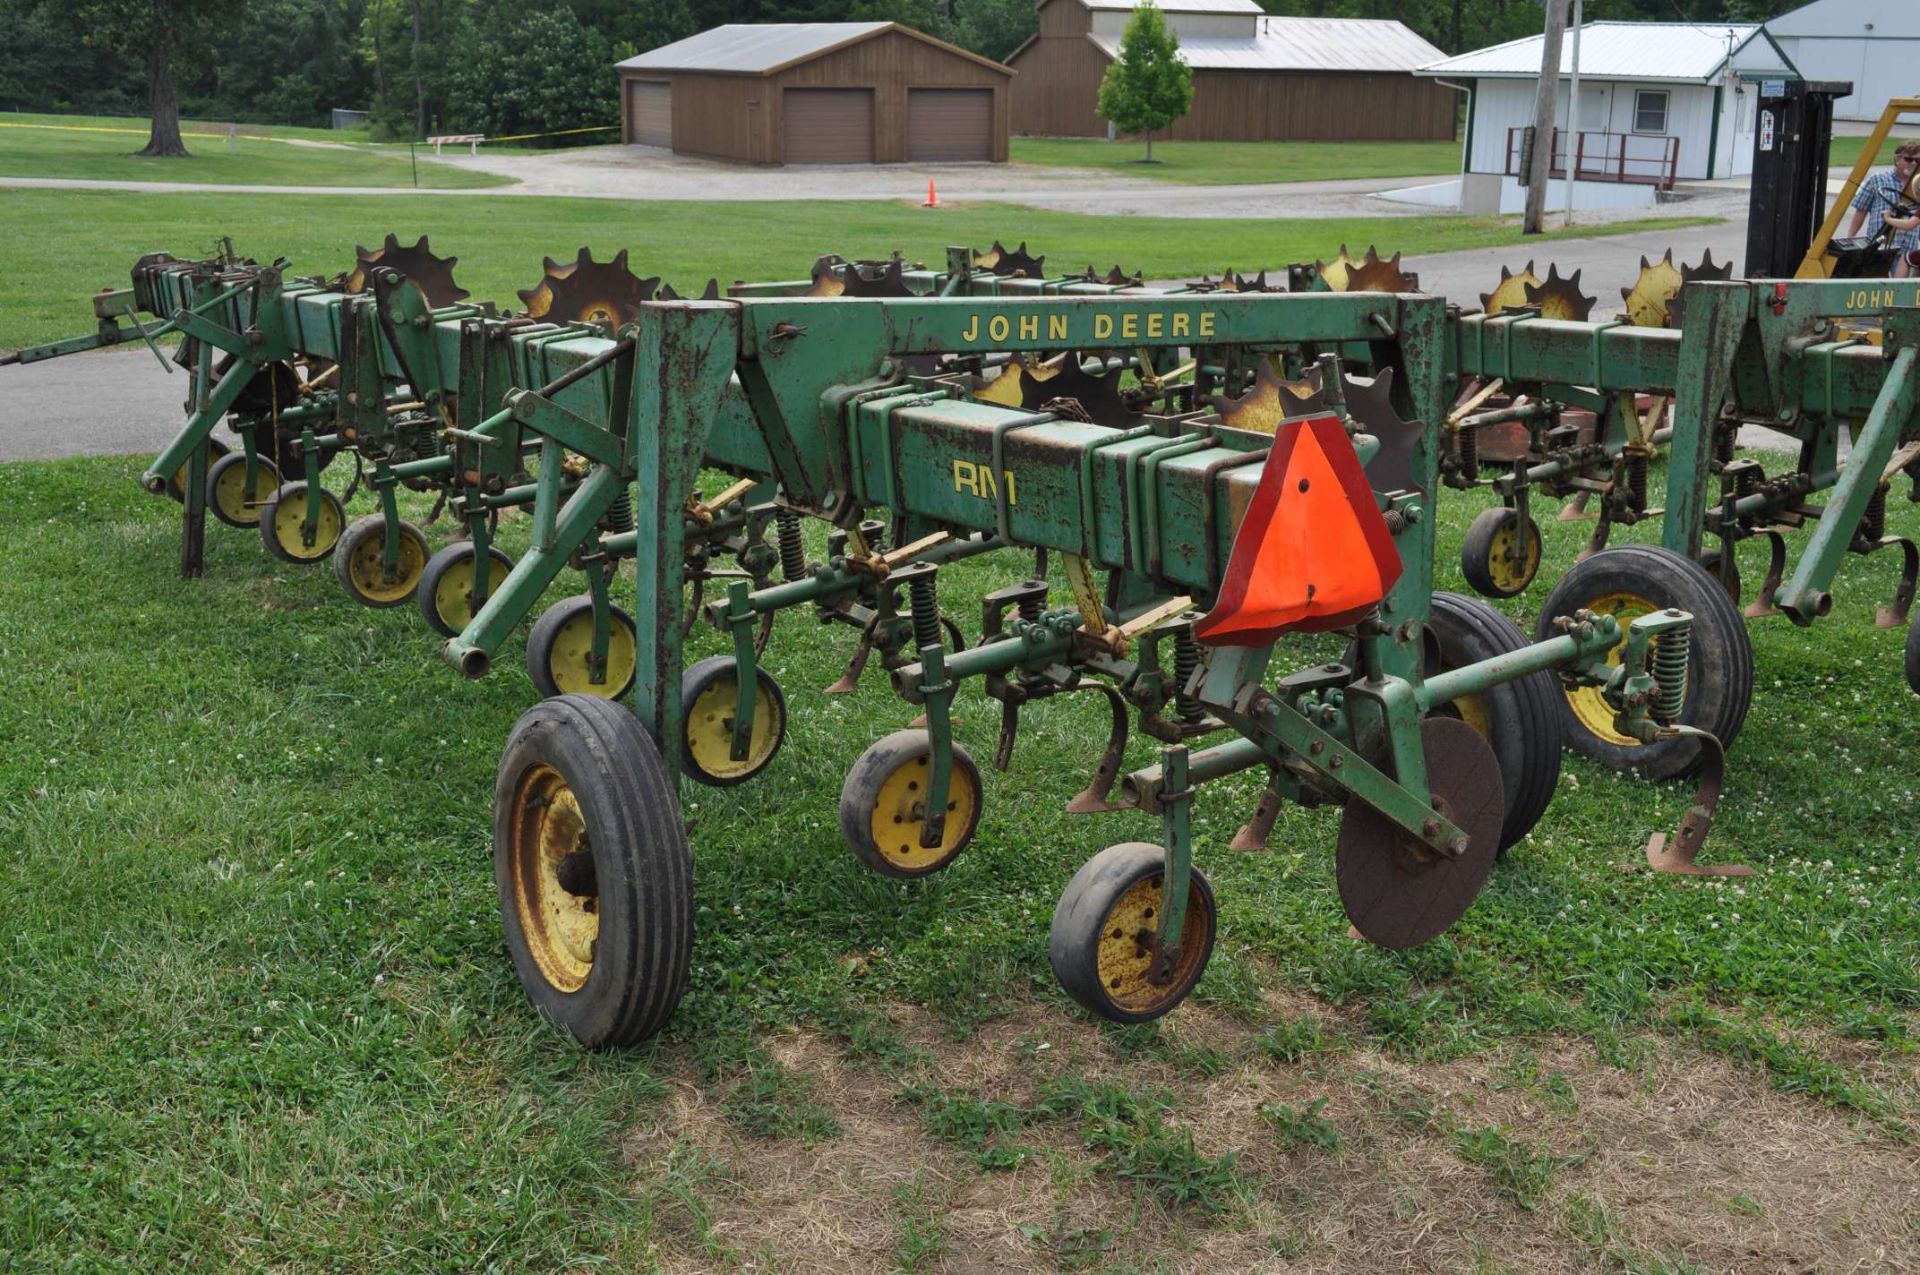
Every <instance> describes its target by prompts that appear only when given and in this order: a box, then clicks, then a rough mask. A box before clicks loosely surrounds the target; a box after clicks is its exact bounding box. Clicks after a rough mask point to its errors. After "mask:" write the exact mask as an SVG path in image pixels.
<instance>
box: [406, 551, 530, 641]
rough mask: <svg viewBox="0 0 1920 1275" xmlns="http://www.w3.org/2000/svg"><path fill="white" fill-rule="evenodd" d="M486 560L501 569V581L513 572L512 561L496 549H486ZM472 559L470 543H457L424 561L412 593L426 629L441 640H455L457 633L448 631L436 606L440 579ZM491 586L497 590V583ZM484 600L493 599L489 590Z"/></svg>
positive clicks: (449, 629) (503, 552) (449, 628)
mask: <svg viewBox="0 0 1920 1275" xmlns="http://www.w3.org/2000/svg"><path fill="white" fill-rule="evenodd" d="M487 556H488V557H489V558H491V559H493V561H494V562H495V563H497V564H498V565H499V566H500V568H501V575H502V576H503V577H504V576H505V574H506V573H507V572H509V571H511V570H513V559H512V558H510V557H508V556H507V554H506V553H505V551H503V550H502V549H500V548H499V547H498V546H497V545H488V546H487ZM472 557H473V541H471V540H456V541H454V542H453V543H452V544H449V545H442V546H440V550H439V552H437V553H435V554H434V555H433V556H432V557H431V558H428V559H427V569H426V570H425V571H422V572H421V573H420V585H419V587H418V588H417V589H415V590H414V593H413V596H414V600H415V601H416V602H418V603H419V604H420V615H421V618H423V619H424V620H426V622H427V627H428V628H430V629H432V630H433V631H434V632H435V633H438V634H439V635H440V636H441V637H458V636H459V635H460V629H458V628H452V627H449V625H448V623H447V621H446V620H445V619H443V618H441V615H440V607H439V605H438V604H437V603H436V602H435V596H436V595H437V594H438V593H439V591H440V577H442V576H444V575H445V574H446V573H447V572H448V571H450V570H452V569H453V568H454V567H455V566H456V565H457V564H459V563H462V562H467V561H469V560H471V559H472ZM494 583H495V586H496V587H497V582H494ZM487 596H488V597H492V596H493V589H492V588H489V589H488V591H487ZM465 627H466V626H465V625H464V624H463V625H461V626H460V628H465Z"/></svg>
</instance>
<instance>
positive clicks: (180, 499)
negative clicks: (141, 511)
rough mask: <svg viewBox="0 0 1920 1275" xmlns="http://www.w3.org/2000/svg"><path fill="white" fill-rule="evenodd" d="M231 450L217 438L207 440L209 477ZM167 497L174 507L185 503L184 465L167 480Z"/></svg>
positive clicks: (185, 467)
mask: <svg viewBox="0 0 1920 1275" xmlns="http://www.w3.org/2000/svg"><path fill="white" fill-rule="evenodd" d="M232 450H233V449H232V448H230V447H228V446H227V445H226V444H225V443H223V442H221V441H220V440H219V439H217V438H209V439H208V440H207V473H208V475H209V476H211V475H212V473H213V467H214V466H215V465H217V464H219V463H220V462H221V461H223V460H225V459H226V458H227V456H228V455H229V454H230V453H231V452H232ZM167 495H168V496H169V497H170V498H171V499H172V500H173V503H174V504H176V505H178V504H184V503H186V499H187V466H186V465H181V466H180V468H178V469H176V470H174V471H173V477H171V478H169V479H167Z"/></svg>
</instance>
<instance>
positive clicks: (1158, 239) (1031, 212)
mask: <svg viewBox="0 0 1920 1275" xmlns="http://www.w3.org/2000/svg"><path fill="white" fill-rule="evenodd" d="M0 203H4V206H6V207H7V208H9V209H11V210H13V218H12V224H13V226H14V233H13V234H12V235H10V236H8V237H6V238H5V239H4V240H0V347H9V346H17V345H25V344H29V343H33V342H39V341H47V340H52V339H54V338H56V337H61V336H67V335H71V334H73V333H75V332H77V331H81V330H85V329H88V328H89V327H90V326H91V322H92V320H91V318H90V312H89V311H88V309H87V307H86V297H87V295H88V294H90V293H91V292H92V291H94V290H95V289H97V288H100V287H103V286H114V287H124V286H126V278H127V276H126V270H127V267H128V266H130V265H131V264H132V263H133V261H134V259H135V258H136V257H138V256H139V255H141V254H142V253H146V252H154V251H160V250H165V251H168V252H172V253H173V254H174V255H175V256H182V257H184V256H190V255H204V254H206V253H207V252H210V251H211V250H212V245H213V244H214V242H215V240H216V239H217V238H218V237H219V236H221V235H231V236H233V240H234V246H235V247H236V248H237V249H238V250H239V251H240V252H241V253H243V254H251V255H254V256H257V257H259V258H261V259H267V258H272V257H287V258H289V259H291V260H292V262H293V269H294V271H295V272H296V273H302V274H304V273H312V274H331V273H334V272H337V271H339V270H342V269H344V268H345V267H346V266H348V265H349V264H351V262H352V260H353V248H354V246H355V245H356V244H365V245H368V246H373V245H376V244H378V243H379V242H380V241H381V240H382V238H383V237H384V236H385V235H386V234H387V233H388V232H389V231H392V232H395V233H398V234H399V235H400V236H401V237H402V238H403V239H405V240H406V241H407V242H409V243H411V242H412V241H413V239H414V238H415V237H416V236H418V235H420V234H423V233H425V234H430V235H431V236H432V239H433V246H434V248H435V249H436V250H437V251H439V252H440V253H441V254H443V255H445V254H453V255H455V256H458V257H459V258H460V264H459V266H458V267H457V277H458V278H459V280H460V282H461V284H462V285H463V286H464V287H466V288H467V289H468V290H469V291H471V292H472V293H473V294H474V295H475V296H479V297H488V298H492V299H495V300H499V301H502V302H504V303H507V304H513V303H514V302H515V300H516V298H515V297H514V291H515V290H516V289H519V288H530V287H532V286H533V285H534V283H535V282H537V281H538V279H539V277H540V260H541V257H542V256H543V255H551V256H554V257H558V258H561V259H562V260H570V259H572V257H573V254H574V252H575V251H576V250H577V249H578V248H579V247H580V246H582V245H591V246H592V247H593V248H594V250H595V252H596V254H597V255H598V256H600V257H602V258H605V257H607V256H610V255H611V254H612V253H613V252H615V251H617V250H618V249H620V248H630V249H631V250H632V258H631V264H632V266H633V269H634V271H635V272H636V273H637V274H640V275H643V276H645V275H650V274H657V275H660V276H662V277H664V278H666V279H667V280H669V281H670V282H672V283H673V284H674V285H675V286H677V287H680V288H682V289H683V290H686V289H689V288H691V289H693V290H695V291H697V290H698V289H699V287H700V286H701V285H703V284H704V283H705V282H706V280H707V278H708V277H709V276H712V275H715V274H718V275H719V277H720V278H721V279H722V280H724V281H729V282H730V281H732V280H734V279H757V280H765V279H792V278H802V277H804V276H805V274H806V272H807V270H808V268H809V267H810V266H811V265H812V263H813V261H814V259H815V258H816V257H818V256H819V255H820V254H821V253H823V252H839V253H840V254H842V255H843V256H848V257H857V256H885V255H886V254H888V253H890V252H892V251H894V250H895V249H898V250H900V251H902V252H904V253H905V254H907V255H908V256H909V257H910V258H915V259H921V260H927V261H934V262H938V261H941V260H944V254H945V246H946V245H947V244H955V243H959V244H973V245H977V246H979V247H982V248H984V247H986V246H987V245H989V244H991V243H992V242H993V241H994V240H995V239H996V238H998V239H1003V240H1005V241H1006V242H1007V244H1008V245H1009V246H1011V245H1013V244H1015V243H1018V242H1019V241H1021V240H1025V241H1026V242H1027V243H1028V244H1029V246H1030V247H1031V248H1032V250H1033V251H1035V252H1038V253H1042V254H1045V255H1046V257H1047V261H1048V267H1049V269H1053V268H1058V269H1060V270H1061V271H1062V272H1063V273H1064V272H1066V271H1071V270H1079V269H1082V268H1084V267H1085V266H1087V265H1089V264H1092V265H1095V266H1097V267H1098V268H1099V269H1100V270H1101V271H1102V272H1103V273H1104V272H1105V271H1106V270H1107V269H1108V268H1109V267H1111V266H1112V265H1114V264H1115V263H1116V262H1118V263H1120V264H1122V265H1124V266H1125V267H1126V268H1127V269H1129V270H1139V271H1142V272H1144V273H1145V274H1146V276H1147V277H1148V278H1150V279H1152V278H1170V277H1176V276H1180V275H1194V276H1197V275H1199V274H1201V273H1202V272H1208V273H1213V274H1218V273H1219V272H1220V271H1222V270H1224V269H1226V268H1228V267H1234V268H1238V269H1241V270H1256V269H1263V268H1264V269H1272V268H1274V267H1279V266H1285V265H1286V264H1287V263H1289V262H1294V261H1313V260H1316V259H1322V260H1324V259H1330V258H1331V257H1332V256H1333V255H1334V253H1335V252H1336V251H1338V249H1339V247H1340V245H1341V244H1343V243H1345V244H1347V245H1349V246H1350V247H1352V249H1353V250H1354V252H1356V253H1358V252H1360V251H1361V250H1362V249H1363V248H1364V246H1365V245H1367V244H1370V243H1377V244H1379V245H1380V246H1381V247H1382V248H1383V249H1385V248H1388V247H1391V248H1394V249H1397V250H1399V251H1401V252H1403V253H1405V254H1406V255H1407V256H1408V258H1409V259H1410V260H1411V259H1412V258H1413V257H1415V256H1417V255H1418V254H1421V253H1430V252H1446V251H1450V250H1453V249H1459V248H1479V247H1487V246H1492V245H1499V244H1508V243H1518V242H1519V241H1520V239H1521V236H1520V233H1519V228H1518V224H1517V219H1516V218H1508V219H1501V218H1495V217H1431V218H1413V217H1406V218H1398V217H1396V218H1377V219H1356V220H1350V221H1308V220H1302V221H1280V220H1276V221H1262V220H1216V221H1207V220H1187V219H1173V218H1155V217H1093V216H1083V215H1080V214H1075V213H1060V212H1047V211H1040V210H1036V209H1026V208H1013V207H1005V206H999V205H958V206H953V207H948V208H944V209H942V210H940V211H938V212H929V211H927V210H924V209H920V208H917V207H914V206H912V205H906V204H892V203H877V202H857V203H827V202H814V203H770V204H757V203H754V204H750V203H706V204H682V203H618V202H611V201H608V200H598V199H495V198H483V197H475V198H466V199H462V198H457V197H441V196H436V197H434V198H432V199H431V200H420V199H414V198H411V197H401V198H394V197H381V196H349V195H310V196H300V195H294V196H281V197H275V198H272V199H259V198H255V197H253V196H251V195H239V194H223V195H198V194H164V195H142V196H140V197H139V198H138V199H134V198H130V197H128V196H125V195H118V194H112V193H108V192H97V191H70V190H66V191H62V190H26V189H21V190H9V191H5V192H0ZM1649 224H1653V225H1658V226H1659V227H1660V228H1662V229H1666V228H1670V227H1678V226H1685V225H1698V224H1701V223H1700V221H1699V220H1697V219H1696V220H1691V221H1689V220H1663V221H1659V222H1657V223H1649ZM1635 228H1636V224H1634V223H1624V224H1623V223H1614V224H1611V225H1608V226H1607V227H1606V233H1608V234H1625V233H1630V232H1631V231H1632V230H1634V229H1635ZM1559 233H1562V232H1550V235H1549V237H1557V235H1558V234H1559ZM1579 233H1586V228H1581V230H1580V232H1579ZM716 245H727V246H726V247H724V248H721V247H716ZM54 260H59V261H64V262H72V263H79V268H78V269H77V270H75V271H74V272H73V273H72V275H71V276H70V277H71V280H72V282H71V284H70V285H68V286H59V285H56V284H49V282H48V278H47V273H46V269H45V264H44V263H46V262H48V261H54ZM1414 264H1415V267H1416V268H1417V264H1418V263H1417V262H1415V263H1414Z"/></svg>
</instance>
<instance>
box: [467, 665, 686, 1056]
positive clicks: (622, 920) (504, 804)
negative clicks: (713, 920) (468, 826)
mask: <svg viewBox="0 0 1920 1275" xmlns="http://www.w3.org/2000/svg"><path fill="white" fill-rule="evenodd" d="M534 765H547V766H551V767H552V768H553V769H554V770H556V771H558V772H559V773H560V775H561V777H562V778H563V779H565V780H566V782H567V786H568V787H569V788H571V789H572V790H573V793H574V796H575V799H576V800H577V801H578V802H579V804H580V812H581V815H582V816H583V817H584V819H585V822H586V825H587V827H588V828H589V829H590V830H591V834H592V835H591V836H590V838H589V844H590V845H591V846H592V847H593V862H594V871H595V874H596V876H597V878H598V881H599V899H600V917H601V920H600V939H599V942H598V944H597V946H596V948H595V951H594V963H593V969H592V970H591V972H589V974H588V975H587V981H586V983H585V984H584V985H583V986H582V987H581V988H580V989H579V990H578V991H575V992H563V991H560V990H559V989H558V988H556V987H554V986H553V985H552V984H551V983H549V982H548V981H547V980H546V978H545V977H544V976H543V975H542V974H541V973H540V969H539V966H538V965H537V964H535V962H534V958H533V956H532V954H531V953H530V952H529V951H528V950H527V941H526V937H525V935H524V933H523V931H522V929H521V926H520V917H519V908H518V907H517V905H516V903H515V894H514V888H513V879H512V876H511V873H512V870H513V865H512V863H511V862H510V860H511V852H510V841H509V831H508V828H507V826H506V825H507V822H508V819H509V817H510V814H511V810H512V800H513V791H514V787H515V785H516V784H517V783H518V782H519V778H520V776H521V775H522V774H524V773H525V771H526V770H527V769H528V768H529V767H531V766H534ZM493 810H494V817H493V871H494V884H495V886H496V889H497V891H498V894H499V901H500V914H501V920H502V922H503V924H504V925H505V928H506V940H507V951H508V952H509V953H510V954H511V956H512V958H513V968H514V972H515V973H516V974H517V975H519V978H520V985H521V986H522V987H523V988H525V989H526V993H527V998H528V999H529V1000H531V1001H532V1002H533V1005H534V1008H536V1009H538V1010H539V1011H540V1013H541V1014H542V1015H544V1016H545V1017H546V1018H548V1019H549V1020H551V1021H552V1022H553V1023H554V1024H555V1025H557V1026H558V1027H559V1028H560V1029H561V1030H562V1031H565V1032H566V1033H567V1034H568V1035H570V1036H572V1037H573V1039H574V1040H576V1041H578V1042H579V1043H580V1044H581V1045H583V1046H585V1047H586V1048H588V1049H615V1048H619V1047H622V1046H626V1045H634V1044H638V1043H639V1042H641V1041H643V1040H645V1039H647V1038H648V1037H649V1036H652V1035H653V1034H654V1033H656V1032H658V1031H659V1030H660V1029H661V1028H662V1027H664V1026H665V1025H666V1023H667V1020H668V1019H670V1018H672V1017H673V1012H674V1010H675V1008H676V1007H678V1005H679V1004H680V998H681V996H682V995H683V994H684V993H685V992H686V988H687V976H688V973H689V971H690V970H691V968H692V964H693V929H694V925H693V854H692V852H691V851H690V850H689V848H688V846H687V836H686V830H685V827H684V825H683V824H682V823H681V819H680V802H679V799H678V797H677V796H676V795H675V792H674V785H673V781H672V780H671V779H669V778H668V776H667V770H666V767H665V766H664V765H663V764H662V763H661V760H660V752H659V749H657V748H656V747H654V743H653V740H652V739H651V738H650V737H649V736H648V735H647V731H646V728H645V727H644V726H642V725H641V724H640V719H639V718H637V717H635V716H634V715H633V714H632V713H631V712H629V711H628V710H627V709H626V708H625V707H623V706H621V705H619V704H616V703H613V702H612V701H610V700H603V699H600V698H599V697H597V696H593V695H562V696H559V697H558V698H555V699H548V700H542V701H540V702H539V703H538V704H536V705H534V706H533V707H532V708H530V709H528V710H527V711H526V712H525V713H522V714H521V715H520V720H519V721H518V722H516V723H515V724H514V728H513V733H512V734H511V735H510V736H508V738H507V745H506V748H505V750H504V751H503V752H502V753H501V756H500V770H499V774H498V777H497V779H496V781H495V783H494V797H493Z"/></svg>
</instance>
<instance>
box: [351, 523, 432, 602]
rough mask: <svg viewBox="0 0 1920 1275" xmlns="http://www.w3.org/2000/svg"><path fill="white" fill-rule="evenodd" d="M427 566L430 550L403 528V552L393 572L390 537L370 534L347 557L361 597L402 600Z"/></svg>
mask: <svg viewBox="0 0 1920 1275" xmlns="http://www.w3.org/2000/svg"><path fill="white" fill-rule="evenodd" d="M426 569H427V550H426V547H425V546H424V545H422V544H421V543H420V542H419V541H418V540H416V539H414V538H413V537H412V536H409V535H407V534H406V533H405V532H402V533H401V535H400V553H399V556H398V557H397V558H396V559H395V560H394V564H393V574H392V575H388V574H387V552H386V538H385V537H384V536H382V535H367V536H362V537H361V538H360V543H358V544H356V545H355V546H354V547H353V553H352V554H351V555H349V557H348V560H347V578H348V579H349V580H352V581H353V588H354V591H355V592H356V593H358V594H359V595H360V596H361V597H363V598H367V599H370V600H371V601H374V602H400V601H403V600H404V599H405V598H406V597H407V596H408V595H409V594H411V593H412V592H413V590H414V588H415V586H417V585H418V584H419V583H420V573H421V572H423V571H425V570H426Z"/></svg>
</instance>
